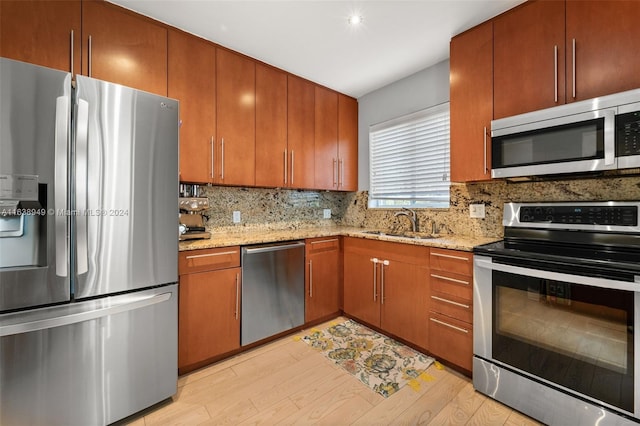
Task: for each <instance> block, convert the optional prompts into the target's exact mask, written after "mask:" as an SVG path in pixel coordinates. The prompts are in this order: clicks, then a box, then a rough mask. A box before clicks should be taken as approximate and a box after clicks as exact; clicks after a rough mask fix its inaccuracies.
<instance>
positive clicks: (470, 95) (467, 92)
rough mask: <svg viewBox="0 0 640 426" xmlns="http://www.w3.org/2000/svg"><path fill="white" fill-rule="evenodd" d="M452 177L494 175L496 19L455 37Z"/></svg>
mask: <svg viewBox="0 0 640 426" xmlns="http://www.w3.org/2000/svg"><path fill="white" fill-rule="evenodd" d="M449 87H450V110H451V140H450V149H451V181H452V182H468V181H478V180H487V179H491V170H490V168H491V141H490V134H491V120H492V119H493V23H492V22H486V23H484V24H482V25H479V26H477V27H475V28H473V29H471V30H469V31H466V32H464V33H462V34H460V35H458V36H456V37H454V38H453V39H452V40H451V45H450V85H449Z"/></svg>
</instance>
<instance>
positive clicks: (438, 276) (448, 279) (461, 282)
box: [431, 274, 469, 285]
mask: <svg viewBox="0 0 640 426" xmlns="http://www.w3.org/2000/svg"><path fill="white" fill-rule="evenodd" d="M431 276H432V277H433V278H439V279H441V280H445V281H451V282H454V283H458V284H464V285H469V281H462V280H456V279H455V278H449V277H443V276H442V275H436V274H431Z"/></svg>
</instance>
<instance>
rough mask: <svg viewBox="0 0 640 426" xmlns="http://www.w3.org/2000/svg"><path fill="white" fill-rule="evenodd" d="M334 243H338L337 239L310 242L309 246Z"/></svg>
mask: <svg viewBox="0 0 640 426" xmlns="http://www.w3.org/2000/svg"><path fill="white" fill-rule="evenodd" d="M335 241H338V239H337V238H332V239H330V240H320V241H311V244H323V243H333V242H335Z"/></svg>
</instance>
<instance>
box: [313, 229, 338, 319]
mask: <svg viewBox="0 0 640 426" xmlns="http://www.w3.org/2000/svg"><path fill="white" fill-rule="evenodd" d="M306 247H307V270H306V277H305V278H306V279H305V290H306V297H305V321H306V322H311V321H314V320H317V319H320V318H322V317H326V316H327V315H331V314H335V313H337V312H338V311H339V310H340V306H339V304H340V299H339V296H340V277H341V274H340V264H341V263H340V239H339V238H337V237H335V238H318V239H312V240H307V242H306Z"/></svg>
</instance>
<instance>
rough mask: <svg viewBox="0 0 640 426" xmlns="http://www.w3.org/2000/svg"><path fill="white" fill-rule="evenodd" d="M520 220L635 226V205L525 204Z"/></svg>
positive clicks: (528, 221) (636, 221)
mask: <svg viewBox="0 0 640 426" xmlns="http://www.w3.org/2000/svg"><path fill="white" fill-rule="evenodd" d="M519 219H520V222H526V223H535V222H545V223H562V224H574V225H614V226H637V225H638V207H637V206H589V205H584V206H575V205H573V206H562V205H555V206H526V207H522V208H521V209H520V218H519Z"/></svg>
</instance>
